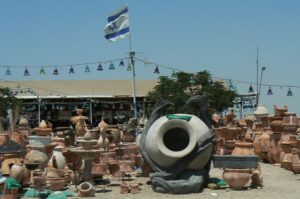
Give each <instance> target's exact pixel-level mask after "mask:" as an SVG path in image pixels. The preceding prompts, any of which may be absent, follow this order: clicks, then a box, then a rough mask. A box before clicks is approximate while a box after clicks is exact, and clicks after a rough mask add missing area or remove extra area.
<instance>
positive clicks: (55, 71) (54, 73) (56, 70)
mask: <svg viewBox="0 0 300 199" xmlns="http://www.w3.org/2000/svg"><path fill="white" fill-rule="evenodd" d="M53 75H59V73H58V69H57V68H56V67H55V68H54V70H53Z"/></svg>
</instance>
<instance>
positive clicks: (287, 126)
mask: <svg viewBox="0 0 300 199" xmlns="http://www.w3.org/2000/svg"><path fill="white" fill-rule="evenodd" d="M282 126H283V130H284V131H286V132H290V133H295V132H296V131H297V128H298V120H297V117H296V113H292V112H286V113H285V114H284V117H283V120H282Z"/></svg>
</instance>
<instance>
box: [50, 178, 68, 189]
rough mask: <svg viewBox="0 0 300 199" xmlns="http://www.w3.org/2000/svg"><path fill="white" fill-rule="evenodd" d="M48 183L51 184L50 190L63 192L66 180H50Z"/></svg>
mask: <svg viewBox="0 0 300 199" xmlns="http://www.w3.org/2000/svg"><path fill="white" fill-rule="evenodd" d="M48 181H49V182H50V189H51V190H52V191H61V190H63V189H64V187H65V185H66V180H65V178H48Z"/></svg>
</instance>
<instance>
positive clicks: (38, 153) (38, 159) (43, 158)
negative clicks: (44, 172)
mask: <svg viewBox="0 0 300 199" xmlns="http://www.w3.org/2000/svg"><path fill="white" fill-rule="evenodd" d="M28 149H29V151H28V152H27V154H26V156H25V161H26V162H27V163H39V168H40V169H43V168H45V167H46V166H47V163H48V156H47V154H46V153H45V152H44V151H45V148H44V147H35V146H34V147H33V146H29V147H28Z"/></svg>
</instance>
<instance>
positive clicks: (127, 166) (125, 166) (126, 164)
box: [119, 160, 135, 173]
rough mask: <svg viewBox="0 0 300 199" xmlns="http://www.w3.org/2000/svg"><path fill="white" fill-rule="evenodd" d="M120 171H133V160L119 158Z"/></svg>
mask: <svg viewBox="0 0 300 199" xmlns="http://www.w3.org/2000/svg"><path fill="white" fill-rule="evenodd" d="M119 165H120V171H121V172H124V173H126V172H133V171H135V162H134V161H133V160H120V161H119Z"/></svg>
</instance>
